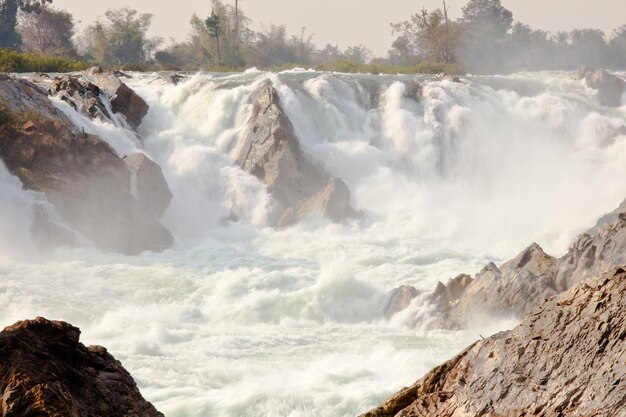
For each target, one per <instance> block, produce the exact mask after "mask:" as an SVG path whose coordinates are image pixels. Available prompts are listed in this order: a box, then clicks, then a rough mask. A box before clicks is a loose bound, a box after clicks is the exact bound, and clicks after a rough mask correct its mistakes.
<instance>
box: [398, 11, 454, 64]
mask: <svg viewBox="0 0 626 417" xmlns="http://www.w3.org/2000/svg"><path fill="white" fill-rule="evenodd" d="M391 27H392V29H393V33H394V34H395V33H397V34H399V36H398V38H397V39H396V40H395V41H394V43H393V45H392V51H390V57H391V58H392V59H394V60H396V61H399V62H398V63H400V64H405V65H406V64H411V65H415V64H417V63H419V62H421V61H428V62H444V63H452V62H454V61H455V55H456V49H457V48H458V44H459V40H460V37H461V30H460V27H459V25H458V24H457V23H454V22H451V21H450V19H449V18H448V6H447V5H446V2H445V1H444V2H443V9H436V10H434V11H432V12H428V10H426V9H422V10H421V11H420V12H419V13H416V14H414V15H412V16H411V18H410V19H409V20H406V21H404V22H399V23H395V24H392V25H391Z"/></svg>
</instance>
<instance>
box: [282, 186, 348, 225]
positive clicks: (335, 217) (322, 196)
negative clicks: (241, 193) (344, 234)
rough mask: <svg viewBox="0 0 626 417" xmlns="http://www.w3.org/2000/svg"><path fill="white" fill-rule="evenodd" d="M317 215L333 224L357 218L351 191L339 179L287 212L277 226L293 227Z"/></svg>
mask: <svg viewBox="0 0 626 417" xmlns="http://www.w3.org/2000/svg"><path fill="white" fill-rule="evenodd" d="M315 213H317V214H321V215H322V216H324V217H326V218H328V219H330V220H332V221H333V222H340V221H342V220H345V219H348V218H351V217H357V216H358V213H357V212H356V211H354V209H353V208H352V206H350V190H349V189H348V186H347V185H346V183H344V182H343V181H342V180H340V179H338V178H335V179H334V180H332V181H330V182H329V183H328V185H327V186H326V187H324V188H322V189H321V190H320V191H319V192H318V193H317V194H315V195H313V196H312V197H309V198H307V199H305V200H302V201H300V202H298V203H296V205H295V206H294V207H289V208H288V209H287V210H285V211H284V212H283V214H282V216H281V217H280V219H279V220H278V223H277V226H278V227H287V226H291V225H293V224H295V223H297V222H299V221H302V220H303V219H305V218H306V217H308V216H310V215H311V214H315Z"/></svg>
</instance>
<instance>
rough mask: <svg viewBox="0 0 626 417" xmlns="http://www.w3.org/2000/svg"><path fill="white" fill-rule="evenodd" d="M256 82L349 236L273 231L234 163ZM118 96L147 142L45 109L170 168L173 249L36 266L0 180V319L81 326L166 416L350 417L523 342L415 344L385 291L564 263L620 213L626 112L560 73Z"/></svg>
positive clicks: (28, 197)
mask: <svg viewBox="0 0 626 417" xmlns="http://www.w3.org/2000/svg"><path fill="white" fill-rule="evenodd" d="M622 76H624V74H622ZM268 77H269V78H271V80H272V81H273V83H274V86H275V87H276V89H277V91H278V93H279V96H280V100H281V102H282V104H283V107H284V108H285V111H286V112H287V114H288V116H289V118H290V120H291V121H292V123H293V125H294V130H295V132H296V134H297V136H298V138H299V140H300V143H301V147H302V149H303V151H304V153H305V154H306V155H307V157H308V158H309V159H310V160H311V161H313V162H314V163H315V164H317V165H319V166H322V167H323V168H324V169H325V170H326V171H327V172H328V173H329V174H331V175H332V176H336V177H341V178H342V179H343V180H344V181H345V182H346V183H347V184H348V186H349V187H350V189H351V190H352V196H353V206H354V207H355V208H357V209H359V210H361V211H363V213H364V214H363V217H362V218H361V219H358V220H353V221H350V222H347V223H345V224H332V223H329V222H328V221H327V220H324V219H321V218H310V219H308V220H306V221H305V222H303V223H301V224H299V225H297V226H295V227H292V228H288V229H284V230H276V229H273V228H271V227H269V226H268V221H267V219H268V215H269V213H270V212H271V206H272V200H271V196H270V195H268V193H267V191H266V189H265V187H264V186H263V184H261V183H260V182H259V181H258V180H257V179H256V178H254V177H252V176H250V175H248V174H246V173H244V172H243V171H242V170H241V169H239V168H238V167H237V166H236V164H235V163H234V162H233V156H234V155H235V154H236V151H237V148H238V146H240V145H241V144H240V143H239V140H240V137H239V134H240V132H242V131H243V129H244V127H245V123H246V120H247V118H248V116H249V113H250V110H251V106H250V105H249V103H248V97H249V95H250V94H251V93H252V91H254V89H255V87H256V86H257V85H258V84H259V83H260V82H261V81H262V80H264V79H265V78H268ZM127 82H128V83H129V85H130V86H131V87H132V88H133V89H135V91H136V92H138V93H139V94H140V95H141V96H142V97H143V98H144V99H145V100H146V101H147V102H148V103H149V104H150V112H149V114H148V115H147V116H146V118H145V119H144V121H143V124H142V125H141V126H140V132H139V133H140V135H141V137H142V138H143V145H142V141H140V140H138V138H137V137H136V135H135V134H134V133H133V132H131V131H129V130H127V129H125V128H124V127H123V126H121V125H118V126H114V125H112V124H108V123H105V122H94V121H90V120H88V119H86V118H85V117H83V116H81V115H79V114H78V113H76V112H74V110H73V109H71V108H70V107H69V106H67V105H66V104H65V103H63V102H61V101H58V102H55V105H56V106H57V107H58V108H60V109H61V110H63V111H64V112H65V113H66V114H67V115H68V116H69V117H70V119H71V120H72V122H73V123H74V124H76V125H77V126H79V127H80V128H84V129H85V131H87V132H89V133H95V134H97V135H99V136H100V137H101V138H103V139H104V140H106V141H107V142H108V143H109V144H111V145H112V146H113V148H114V149H115V150H116V151H117V152H119V153H120V154H122V155H123V154H130V153H133V152H135V151H136V150H137V149H142V146H144V147H143V151H144V152H146V153H147V154H148V155H149V156H150V157H152V158H153V159H154V160H155V161H156V162H158V163H159V164H160V165H161V167H162V169H163V172H164V174H165V176H166V178H167V180H168V183H169V185H170V187H171V189H172V191H173V194H174V199H173V201H172V204H171V206H170V208H169V209H168V211H167V212H166V214H165V217H164V220H163V222H164V224H165V225H166V226H167V227H168V228H169V229H170V230H171V231H172V233H173V234H174V235H175V237H176V240H177V243H176V246H175V248H174V249H171V250H168V251H166V252H164V253H162V254H145V255H142V256H141V257H124V256H121V255H114V254H104V253H100V252H98V251H96V250H94V249H73V250H59V251H56V252H54V253H39V252H36V249H34V248H33V247H32V245H30V243H29V242H28V230H29V228H30V224H31V223H32V218H33V210H34V209H33V207H34V204H35V201H36V200H37V199H41V197H40V196H38V195H37V194H35V193H30V192H25V191H23V190H21V189H20V186H19V181H18V180H17V179H16V178H15V177H12V176H11V175H10V174H9V173H8V171H7V170H6V168H5V167H4V166H0V189H1V191H2V192H1V193H0V232H1V236H2V237H0V248H1V252H0V278H1V279H0V305H1V306H2V307H0V322H2V323H5V324H10V323H13V322H14V321H16V320H19V319H24V318H32V317H34V316H37V315H43V316H46V317H48V318H52V319H63V320H67V321H69V322H71V323H73V324H75V325H78V326H79V327H81V329H82V330H83V340H85V341H86V342H88V343H98V344H102V345H105V346H107V347H108V348H109V350H110V351H111V352H113V353H114V354H115V356H116V357H117V358H118V359H120V360H122V362H123V363H124V365H125V366H126V367H127V368H128V369H129V371H130V372H131V373H132V374H133V376H134V377H135V378H136V379H137V381H138V383H139V385H140V387H141V389H142V392H143V393H144V395H145V396H146V397H147V398H148V399H149V400H151V401H153V402H154V403H155V405H156V406H157V408H159V409H160V410H161V411H163V412H164V413H165V414H166V415H167V416H168V417H177V416H180V417H182V416H185V417H226V416H228V417H231V416H232V417H234V416H250V417H254V416H259V417H260V416H276V417H278V416H281V417H286V416H289V417H305V416H355V415H357V414H359V413H360V412H363V411H365V410H367V409H369V408H370V407H373V406H374V405H376V404H378V403H379V402H380V401H382V400H383V399H384V398H385V397H386V396H387V395H388V394H390V393H392V392H395V391H396V390H397V389H398V388H400V387H401V386H403V385H406V384H409V383H411V382H413V381H414V380H415V379H417V377H419V376H420V375H421V374H423V373H424V372H426V371H427V370H429V369H430V368H431V367H432V366H434V365H436V364H438V363H440V362H441V361H442V360H444V359H446V358H449V357H451V356H452V355H453V354H454V353H456V352H458V351H459V350H460V349H461V348H463V347H464V346H466V345H467V344H468V343H470V342H472V341H473V340H476V339H477V338H478V337H479V334H483V335H484V334H486V333H489V332H493V331H496V330H498V329H501V328H503V327H507V326H512V325H513V324H514V322H513V321H510V320H503V321H498V322H496V321H494V322H493V323H476V324H475V326H476V328H475V329H471V330H466V331H462V332H457V331H429V332H425V331H419V330H414V329H412V328H411V326H410V325H409V324H410V323H412V322H413V321H414V318H415V316H416V315H420V314H421V315H427V314H428V311H427V309H426V308H425V307H424V306H420V305H418V304H419V303H416V304H414V305H413V306H412V308H411V309H410V310H409V311H407V312H404V313H401V314H399V315H398V316H397V317H395V318H393V319H392V320H390V321H387V320H385V319H384V318H383V317H382V314H381V309H382V307H383V305H384V303H385V300H386V298H385V297H386V294H387V293H388V292H389V290H391V289H392V288H394V287H397V286H399V285H402V284H411V285H414V286H416V287H417V288H419V289H421V290H432V289H433V288H434V285H435V283H436V282H437V281H438V280H446V279H447V278H449V277H451V276H455V275H457V274H458V273H461V272H470V273H474V272H477V271H478V270H479V269H480V268H481V267H482V266H483V265H484V264H485V263H486V262H488V261H496V262H498V261H501V260H504V259H508V258H510V257H512V256H514V255H516V254H517V253H518V252H519V251H520V250H522V249H523V248H524V247H526V246H527V245H528V244H530V243H531V242H533V241H536V242H538V243H539V244H541V245H542V246H543V247H544V249H546V251H547V252H549V253H552V254H553V255H560V254H561V253H563V252H564V251H565V250H566V249H567V246H568V244H569V242H570V241H571V240H572V239H573V238H574V237H575V236H576V234H577V233H579V232H581V231H582V230H584V229H585V228H587V227H589V226H592V225H593V222H594V220H595V219H596V218H598V217H599V216H600V215H602V214H603V213H605V212H607V211H610V210H612V209H613V208H614V207H616V206H617V205H618V204H619V203H620V201H621V200H622V199H623V198H624V197H625V196H626V182H624V181H623V180H621V179H622V178H624V177H625V176H624V174H626V163H625V162H626V136H624V134H623V133H624V126H626V107H622V108H616V109H610V108H606V107H602V106H600V105H599V104H598V100H597V98H596V97H595V94H596V93H595V91H594V90H591V89H588V88H587V87H586V86H585V85H584V84H583V83H581V82H578V81H573V80H571V79H570V78H569V75H568V74H565V73H563V74H561V73H535V74H517V75H513V76H509V77H468V78H467V79H465V80H464V82H462V83H455V82H452V81H447V80H443V81H442V80H437V79H433V78H431V77H420V76H383V75H380V76H369V75H342V74H320V73H315V72H308V71H291V72H284V73H280V74H269V73H263V72H259V71H248V72H246V73H244V74H237V75H214V74H197V75H195V76H193V77H191V78H190V79H188V80H187V81H185V82H183V83H181V84H179V85H177V86H174V85H171V84H168V83H166V82H164V81H163V80H162V79H161V78H160V77H159V76H158V75H157V74H132V78H130V79H128V80H127ZM496 86H498V89H496V88H495V87H496ZM232 218H237V219H239V220H238V221H236V222H235V221H232V220H229V219H232ZM15 253H19V254H20V257H19V258H14V254H15Z"/></svg>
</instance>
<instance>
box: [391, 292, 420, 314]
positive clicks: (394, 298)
mask: <svg viewBox="0 0 626 417" xmlns="http://www.w3.org/2000/svg"><path fill="white" fill-rule="evenodd" d="M418 295H420V292H419V291H418V290H417V288H415V287H412V286H410V285H403V286H401V287H398V288H395V289H394V290H393V291H391V294H389V298H388V300H387V304H385V308H384V309H383V313H384V315H385V318H387V319H390V318H391V317H393V316H394V315H395V314H396V313H399V312H401V311H403V310H405V309H406V308H407V307H408V306H409V305H410V304H411V301H413V299H415V298H416V297H417V296H418Z"/></svg>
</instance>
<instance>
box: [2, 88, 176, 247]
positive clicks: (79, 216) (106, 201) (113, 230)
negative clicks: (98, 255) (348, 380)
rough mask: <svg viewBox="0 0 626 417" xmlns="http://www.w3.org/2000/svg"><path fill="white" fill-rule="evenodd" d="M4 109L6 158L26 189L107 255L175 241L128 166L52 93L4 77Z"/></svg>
mask: <svg viewBox="0 0 626 417" xmlns="http://www.w3.org/2000/svg"><path fill="white" fill-rule="evenodd" d="M0 105H1V106H3V109H4V110H3V115H4V116H3V121H2V123H0V130H1V132H2V134H1V135H0V158H2V160H3V161H4V163H5V164H6V165H7V167H8V168H9V170H10V171H11V172H13V173H14V174H15V175H17V176H18V177H19V178H20V179H21V181H22V183H23V184H24V186H25V187H26V188H28V189H31V190H35V191H39V192H42V193H43V194H44V195H45V197H46V199H47V200H48V201H49V202H51V203H52V204H53V205H54V207H55V208H56V210H57V212H58V213H59V215H60V217H61V218H62V219H63V220H64V221H65V223H66V224H67V225H68V226H70V227H71V228H72V229H73V230H74V231H76V232H78V233H80V234H81V235H83V236H85V237H86V238H87V239H89V240H90V241H92V242H93V243H94V244H95V245H96V246H98V247H100V248H102V249H104V250H111V251H119V252H122V253H126V254H137V253H139V252H142V251H144V250H161V249H164V248H166V247H169V246H170V245H171V244H172V243H173V237H172V235H171V234H170V233H169V232H168V231H167V229H165V228H164V227H163V226H162V225H160V224H159V222H158V218H157V217H155V216H154V215H153V213H151V212H145V211H142V206H141V205H140V203H139V202H138V200H137V199H136V198H135V197H134V196H133V195H132V193H131V189H130V185H131V174H130V171H129V169H128V167H127V166H126V163H124V161H123V160H122V159H121V158H120V157H119V156H118V155H117V154H116V152H115V151H114V150H113V149H112V148H111V147H110V146H109V145H108V144H107V143H106V142H104V141H102V140H101V139H99V138H98V137H96V136H93V135H89V134H84V133H82V132H79V131H78V130H77V129H75V128H74V127H73V126H72V125H71V123H70V121H69V120H68V119H67V117H65V116H64V115H63V114H62V113H61V112H59V111H57V110H56V109H55V108H54V106H53V105H52V104H51V102H50V101H49V99H48V97H47V95H46V92H45V91H43V90H42V89H41V88H39V87H37V86H36V85H34V84H32V83H30V82H28V81H25V80H19V79H15V78H11V77H9V76H0ZM44 224H45V223H44ZM40 229H41V228H40ZM44 230H45V228H44ZM64 240H65V238H64ZM60 243H63V242H60Z"/></svg>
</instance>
